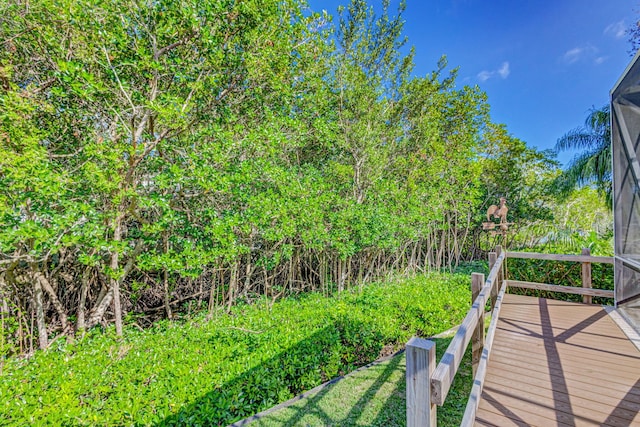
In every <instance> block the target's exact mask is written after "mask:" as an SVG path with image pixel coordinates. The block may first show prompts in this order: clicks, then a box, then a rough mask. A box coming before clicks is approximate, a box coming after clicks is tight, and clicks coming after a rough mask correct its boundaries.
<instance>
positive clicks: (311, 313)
mask: <svg viewBox="0 0 640 427" xmlns="http://www.w3.org/2000/svg"><path fill="white" fill-rule="evenodd" d="M469 305H470V295H469V278H468V276H466V275H444V274H431V275H428V276H418V277H416V278H412V279H404V280H398V281H395V282H393V283H389V284H384V285H383V284H378V285H371V286H368V287H366V288H365V290H364V291H363V293H361V294H359V293H348V292H347V293H343V294H342V295H339V296H335V297H330V298H327V297H323V296H322V295H319V294H308V295H305V296H302V297H299V298H291V299H286V300H282V301H280V302H277V303H275V304H274V305H273V306H271V307H268V306H267V305H266V302H264V301H263V303H258V304H255V305H250V306H242V307H236V308H234V309H233V311H232V313H231V314H230V315H227V314H223V313H220V314H219V315H218V316H216V317H215V318H214V319H211V320H207V319H206V318H205V316H204V314H202V315H196V316H194V317H192V318H190V319H187V320H183V321H182V322H168V321H163V322H160V323H158V324H156V325H155V326H154V327H153V328H151V329H148V330H144V331H140V330H137V329H134V328H127V329H125V335H124V337H123V338H121V339H117V338H116V337H115V334H114V331H113V330H112V329H107V330H106V331H100V330H94V331H92V332H91V333H90V334H89V335H88V336H86V337H85V338H84V339H83V340H81V341H78V342H75V343H70V344H68V343H64V342H62V341H58V342H56V343H55V348H52V349H50V350H48V351H45V352H38V353H36V354H35V355H34V356H33V357H32V358H30V359H27V360H21V359H12V360H9V361H8V363H7V364H6V365H5V367H4V370H3V372H2V375H1V376H0V424H3V425H26V424H28V425H34V424H35V425H42V424H45V425H46V424H48V425H165V426H169V425H171V426H173V425H226V424H229V423H231V422H234V421H236V420H239V419H242V418H244V417H246V416H249V415H252V414H253V413H256V412H259V411H261V410H264V409H266V408H269V407H271V406H273V405H275V404H277V403H279V402H282V401H284V400H287V399H289V398H291V397H293V396H294V395H296V394H298V393H300V392H302V391H305V390H308V389H311V388H313V387H314V386H316V385H318V384H320V383H322V382H323V381H326V380H328V379H330V378H333V377H336V376H338V375H342V374H345V373H347V372H349V371H351V370H353V369H354V368H355V367H357V366H360V365H363V364H366V363H368V362H371V361H373V360H375V359H376V358H378V357H379V356H380V355H381V354H386V353H388V352H391V351H393V350H396V349H398V348H401V347H402V346H403V345H404V343H405V342H406V341H407V340H408V338H410V337H411V336H412V335H414V334H419V335H421V336H429V335H432V334H435V333H438V332H440V331H443V330H445V329H447V328H449V327H451V326H453V325H455V324H457V323H459V322H460V321H461V320H462V318H463V317H464V315H465V313H466V311H467V309H468V308H469Z"/></svg>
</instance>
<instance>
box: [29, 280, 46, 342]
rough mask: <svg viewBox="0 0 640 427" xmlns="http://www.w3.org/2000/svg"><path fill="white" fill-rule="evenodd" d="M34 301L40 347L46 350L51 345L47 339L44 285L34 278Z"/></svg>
mask: <svg viewBox="0 0 640 427" xmlns="http://www.w3.org/2000/svg"><path fill="white" fill-rule="evenodd" d="M33 299H34V301H33V302H34V305H35V307H34V308H35V312H36V325H37V326H38V345H39V347H40V349H41V350H44V349H45V348H47V346H48V345H49V341H48V337H47V324H46V322H45V319H44V306H43V301H42V283H41V282H40V280H38V278H36V277H35V274H34V277H33Z"/></svg>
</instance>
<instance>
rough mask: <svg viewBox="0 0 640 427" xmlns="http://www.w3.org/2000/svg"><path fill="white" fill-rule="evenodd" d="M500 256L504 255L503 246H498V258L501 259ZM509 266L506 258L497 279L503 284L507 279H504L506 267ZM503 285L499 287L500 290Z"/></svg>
mask: <svg viewBox="0 0 640 427" xmlns="http://www.w3.org/2000/svg"><path fill="white" fill-rule="evenodd" d="M500 254H502V246H500V245H497V246H496V257H499V256H500ZM506 265H507V258H506V257H505V259H504V261H503V262H502V265H501V266H500V272H499V273H498V277H497V278H496V280H497V282H498V283H500V284H502V281H503V280H504V279H505V277H504V270H505V266H506ZM500 286H501V285H498V288H500Z"/></svg>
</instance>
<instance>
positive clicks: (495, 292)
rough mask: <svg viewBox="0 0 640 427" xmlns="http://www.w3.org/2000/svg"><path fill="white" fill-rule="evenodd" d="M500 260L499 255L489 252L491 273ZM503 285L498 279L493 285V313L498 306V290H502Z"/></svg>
mask: <svg viewBox="0 0 640 427" xmlns="http://www.w3.org/2000/svg"><path fill="white" fill-rule="evenodd" d="M497 260H498V254H496V253H495V252H489V272H491V270H493V266H494V265H496V261H497ZM500 286H502V284H501V283H500V281H499V280H498V278H496V282H495V283H493V284H492V285H491V311H492V312H493V308H494V307H495V306H496V299H498V290H499V289H500Z"/></svg>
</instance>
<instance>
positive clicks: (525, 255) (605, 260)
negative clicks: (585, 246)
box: [507, 251, 613, 264]
mask: <svg viewBox="0 0 640 427" xmlns="http://www.w3.org/2000/svg"><path fill="white" fill-rule="evenodd" d="M507 258H519V259H542V260H547V261H573V262H597V263H602V264H613V257H609V256H592V255H560V254H539V253H536V252H510V251H508V252H507Z"/></svg>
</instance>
